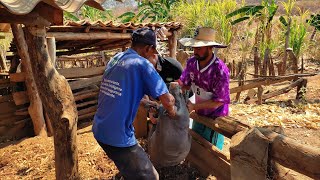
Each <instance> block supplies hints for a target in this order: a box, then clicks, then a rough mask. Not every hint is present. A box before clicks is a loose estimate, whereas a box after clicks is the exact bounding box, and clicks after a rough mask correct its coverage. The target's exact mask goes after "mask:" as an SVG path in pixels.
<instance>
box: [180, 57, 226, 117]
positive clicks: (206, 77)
mask: <svg viewBox="0 0 320 180" xmlns="http://www.w3.org/2000/svg"><path fill="white" fill-rule="evenodd" d="M180 81H181V82H182V84H183V85H185V86H191V89H192V91H193V93H194V94H195V100H196V103H199V102H203V101H206V100H209V99H212V100H213V101H217V102H222V103H224V104H223V105H222V106H220V107H218V108H215V109H201V110H198V111H197V113H198V114H199V115H203V116H207V117H213V118H214V117H217V116H227V115H228V113H229V105H228V104H229V103H230V91H229V69H228V67H227V66H226V65H225V64H224V63H223V61H222V60H220V59H218V58H216V57H215V56H214V57H213V59H212V60H211V62H210V63H209V64H208V65H207V66H206V67H204V68H203V69H201V70H199V63H198V61H197V60H196V58H195V57H194V56H193V57H191V58H190V59H188V61H187V66H186V69H185V70H184V71H183V72H182V75H181V76H180Z"/></svg>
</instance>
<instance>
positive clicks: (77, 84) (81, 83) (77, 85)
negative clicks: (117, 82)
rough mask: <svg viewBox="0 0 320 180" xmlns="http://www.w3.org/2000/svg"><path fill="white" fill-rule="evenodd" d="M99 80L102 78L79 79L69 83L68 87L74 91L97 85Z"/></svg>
mask: <svg viewBox="0 0 320 180" xmlns="http://www.w3.org/2000/svg"><path fill="white" fill-rule="evenodd" d="M101 80H102V76H95V77H92V78H87V79H81V80H78V81H73V82H70V83H69V85H70V87H71V89H72V90H76V89H81V88H85V87H88V86H90V85H94V84H98V83H100V82H101Z"/></svg>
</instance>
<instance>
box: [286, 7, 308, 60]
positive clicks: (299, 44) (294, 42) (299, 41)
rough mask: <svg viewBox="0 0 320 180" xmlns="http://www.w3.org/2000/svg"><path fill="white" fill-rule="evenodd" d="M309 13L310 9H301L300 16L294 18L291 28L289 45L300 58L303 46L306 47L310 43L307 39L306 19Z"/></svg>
mask: <svg viewBox="0 0 320 180" xmlns="http://www.w3.org/2000/svg"><path fill="white" fill-rule="evenodd" d="M308 13H309V12H308V11H306V12H304V13H302V12H301V11H300V16H298V17H296V18H294V19H293V21H292V25H291V29H290V41H289V45H290V47H292V48H293V52H294V54H295V55H296V56H297V57H298V58H299V57H300V53H301V51H302V50H303V48H306V47H307V45H308V44H307V43H306V39H305V38H306V35H307V27H306V23H305V19H306V17H307V15H308Z"/></svg>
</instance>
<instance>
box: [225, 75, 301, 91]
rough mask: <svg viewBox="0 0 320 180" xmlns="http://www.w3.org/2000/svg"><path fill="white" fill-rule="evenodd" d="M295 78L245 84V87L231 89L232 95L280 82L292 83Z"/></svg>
mask: <svg viewBox="0 0 320 180" xmlns="http://www.w3.org/2000/svg"><path fill="white" fill-rule="evenodd" d="M294 78H295V76H288V77H284V78H278V79H264V80H259V81H258V82H253V83H250V84H245V85H243V86H238V87H234V88H231V89H230V94H233V93H237V92H241V91H245V90H248V89H252V88H257V87H259V86H268V85H271V84H276V83H280V82H284V81H290V80H293V79H294Z"/></svg>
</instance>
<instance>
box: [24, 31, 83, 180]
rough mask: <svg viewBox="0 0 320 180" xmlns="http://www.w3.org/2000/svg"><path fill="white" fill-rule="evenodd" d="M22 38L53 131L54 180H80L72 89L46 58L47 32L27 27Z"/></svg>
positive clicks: (75, 111) (76, 116) (75, 115)
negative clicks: (24, 41)
mask: <svg viewBox="0 0 320 180" xmlns="http://www.w3.org/2000/svg"><path fill="white" fill-rule="evenodd" d="M25 35H26V41H27V44H28V49H29V54H30V59H32V61H33V62H32V63H31V64H32V70H33V73H34V78H35V82H36V84H37V88H38V90H39V94H40V97H41V100H42V102H43V105H44V108H45V110H46V112H47V113H48V115H49V118H50V120H51V123H52V127H53V131H54V149H55V172H56V179H79V173H78V149H77V143H76V142H77V133H76V131H77V120H78V113H77V109H76V103H75V101H74V97H73V95H72V91H71V88H70V86H69V85H68V82H67V81H66V79H65V78H64V77H63V76H61V75H60V74H59V73H58V72H57V71H56V69H55V68H54V67H53V65H52V63H51V61H50V59H49V54H48V50H47V48H46V46H47V43H46V42H47V41H46V37H47V36H46V29H45V28H44V27H32V26H27V27H26V31H25Z"/></svg>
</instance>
